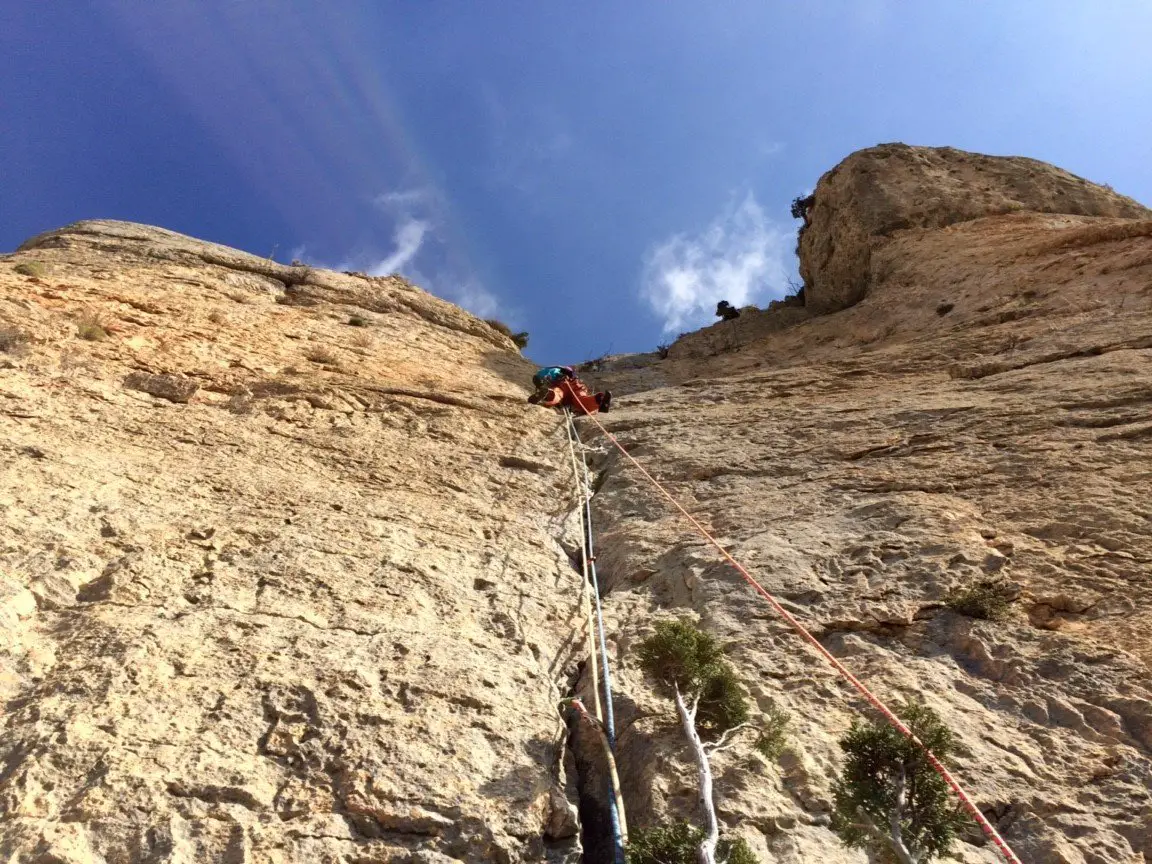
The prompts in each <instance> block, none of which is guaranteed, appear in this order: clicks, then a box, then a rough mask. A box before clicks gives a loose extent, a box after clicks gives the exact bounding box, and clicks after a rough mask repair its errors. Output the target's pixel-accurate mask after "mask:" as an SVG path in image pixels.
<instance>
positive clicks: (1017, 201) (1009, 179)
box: [800, 144, 1152, 314]
mask: <svg viewBox="0 0 1152 864" xmlns="http://www.w3.org/2000/svg"><path fill="white" fill-rule="evenodd" d="M1019 211H1030V212H1037V213H1062V214H1068V215H1075V216H1109V217H1121V218H1134V219H1139V218H1143V219H1147V218H1150V217H1152V212H1150V211H1149V210H1147V209H1146V208H1144V207H1142V206H1141V205H1140V204H1138V203H1137V202H1135V201H1133V200H1132V199H1131V198H1126V197H1124V196H1123V195H1118V194H1117V193H1115V192H1113V191H1112V190H1111V189H1110V188H1106V187H1103V186H1097V185H1096V184H1094V183H1089V182H1088V181H1087V180H1084V179H1082V178H1080V177H1077V176H1075V175H1074V174H1069V173H1068V172H1067V171H1063V170H1061V169H1059V168H1056V167H1054V166H1052V165H1048V164H1046V163H1044V162H1038V161H1036V160H1035V159H1025V158H1022V157H1019V156H1014V157H998V156H984V155H982V154H979V153H967V152H965V151H963V150H956V149H954V148H951V147H909V146H908V145H906V144H882V145H880V146H878V147H871V148H869V149H867V150H860V151H859V152H857V153H853V154H852V155H851V156H849V157H848V158H847V159H845V160H844V161H843V162H841V163H840V164H839V165H837V166H836V167H835V168H833V169H832V170H831V171H829V172H828V173H827V174H825V175H824V176H823V177H821V178H820V182H819V183H817V184H816V191H815V194H814V196H813V203H812V206H811V207H810V208H809V210H808V216H807V218H806V220H805V229H804V231H803V232H802V233H801V238H800V275H801V277H802V278H803V279H804V283H805V286H806V288H805V299H806V305H807V306H808V308H810V309H811V310H812V311H813V312H815V313H816V314H824V313H827V312H834V311H836V310H838V309H843V308H844V307H846V306H851V305H852V304H853V303H856V302H857V301H858V300H860V299H861V298H862V297H863V296H864V295H865V294H866V293H867V291H868V287H869V284H870V283H871V281H872V280H873V278H874V274H873V272H872V267H871V253H872V250H873V248H874V247H875V246H877V245H878V244H881V243H883V241H884V239H885V238H888V237H890V236H891V235H892V234H893V232H895V231H900V230H903V229H908V228H942V227H944V226H946V225H953V224H955V223H957V222H966V221H968V220H970V219H979V218H982V217H985V216H990V215H994V214H999V213H1012V212H1019Z"/></svg>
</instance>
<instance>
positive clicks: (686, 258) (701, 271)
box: [640, 192, 794, 333]
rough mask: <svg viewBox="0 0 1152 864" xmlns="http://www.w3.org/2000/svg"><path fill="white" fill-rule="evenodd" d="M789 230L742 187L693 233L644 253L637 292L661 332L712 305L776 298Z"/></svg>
mask: <svg viewBox="0 0 1152 864" xmlns="http://www.w3.org/2000/svg"><path fill="white" fill-rule="evenodd" d="M793 239H794V235H793V232H792V229H791V228H789V227H787V226H783V225H780V224H776V223H774V222H772V221H770V220H769V219H768V218H767V216H765V215H764V211H763V209H762V208H761V207H760V205H759V204H758V203H756V198H755V196H754V195H753V194H752V193H751V192H748V193H747V194H745V195H744V197H743V198H742V199H739V200H734V201H733V203H732V204H731V205H730V206H729V207H728V208H727V209H726V210H725V211H724V212H723V213H721V214H720V215H719V216H718V217H717V218H716V219H714V220H713V221H712V223H711V224H710V225H708V227H707V228H705V229H704V230H703V231H702V232H700V233H699V234H697V235H694V236H689V235H687V234H676V235H674V236H672V237H670V238H668V239H667V240H665V241H663V242H661V243H657V244H656V245H655V246H653V247H652V248H650V249H649V250H648V252H647V254H645V256H644V270H643V274H642V277H641V286H640V293H641V296H642V297H643V299H644V300H645V301H646V302H647V303H648V305H649V306H650V307H651V308H652V311H653V312H655V313H656V314H657V315H658V316H659V317H660V319H661V320H662V322H663V326H664V332H665V333H673V332H676V331H677V330H683V329H686V328H689V327H700V326H703V325H705V324H708V323H711V322H712V321H713V320H714V313H715V311H716V304H717V302H719V301H720V300H727V301H728V302H729V303H731V304H732V305H733V306H737V307H740V306H747V305H749V304H751V303H763V302H764V301H765V300H768V299H772V298H774V297H782V296H783V295H784V294H785V291H786V286H787V272H788V271H787V267H786V266H785V261H786V260H787V256H788V254H789V251H788V250H789V247H790V245H791V243H792V241H793Z"/></svg>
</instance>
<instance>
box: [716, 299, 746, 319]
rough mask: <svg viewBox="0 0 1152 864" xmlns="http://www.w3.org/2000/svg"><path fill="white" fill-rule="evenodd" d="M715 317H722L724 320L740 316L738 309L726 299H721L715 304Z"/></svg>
mask: <svg viewBox="0 0 1152 864" xmlns="http://www.w3.org/2000/svg"><path fill="white" fill-rule="evenodd" d="M716 317H717V318H723V319H724V320H725V321H731V320H732V319H733V318H739V317H740V310H739V309H737V308H736V307H735V306H733V305H732V304H731V303H729V302H728V301H727V300H721V301H720V302H719V303H717V304H716Z"/></svg>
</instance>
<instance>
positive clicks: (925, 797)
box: [831, 702, 967, 862]
mask: <svg viewBox="0 0 1152 864" xmlns="http://www.w3.org/2000/svg"><path fill="white" fill-rule="evenodd" d="M899 714H900V718H901V719H902V720H903V721H904V723H905V724H906V725H907V726H908V728H909V729H911V730H912V732H913V734H914V735H916V737H917V738H919V739H920V741H922V742H923V743H924V746H925V747H927V748H928V749H929V750H931V751H932V752H933V753H934V754H936V757H937V758H938V759H939V760H940V761H941V762H942V763H943V764H945V765H947V764H948V763H949V762H950V761H951V755H952V753H953V751H954V750H955V749H956V744H955V739H954V738H953V736H952V733H951V731H949V730H948V728H947V727H946V726H945V725H944V724H943V723H942V722H941V720H940V718H939V716H938V715H937V714H936V712H934V711H933V710H932V709H931V708H929V707H927V706H926V705H923V704H921V703H918V702H912V703H909V704H908V705H907V706H906V707H905V708H904V710H902V711H900V712H899ZM840 747H841V749H843V750H844V753H845V764H844V771H843V773H842V774H841V776H840V778H839V779H838V780H837V781H836V783H835V784H834V785H833V787H832V798H833V804H834V812H833V814H832V825H831V827H832V830H833V831H835V832H836V833H837V834H838V835H839V837H840V840H841V841H842V842H843V843H844V844H845V845H846V846H848V847H850V848H857V849H867V850H871V851H873V852H875V853H876V854H877V856H879V857H881V858H882V859H886V858H888V857H891V856H894V855H896V852H895V850H896V849H897V843H898V841H897V839H896V838H895V837H894V835H893V833H892V830H891V826H892V825H893V824H897V825H899V828H900V841H899V842H900V843H901V845H902V846H903V849H902V850H901V851H903V852H904V853H905V856H904V860H909V859H910V860H914V861H920V862H926V861H930V860H931V859H932V858H935V857H937V856H940V855H944V854H946V853H947V852H948V849H949V847H950V846H951V844H952V840H953V838H954V837H955V835H956V832H957V831H958V830H959V829H960V827H961V826H962V825H963V824H964V822H965V820H966V818H967V817H966V816H965V814H964V813H963V811H961V810H960V809H959V806H958V804H957V803H956V801H955V800H954V799H953V798H952V796H951V792H950V790H949V788H948V784H947V783H945V781H944V778H943V777H941V776H940V775H939V774H937V773H936V771H935V770H934V769H933V768H932V766H931V764H930V763H929V761H928V757H927V754H925V752H924V751H923V749H921V748H920V747H918V746H917V745H916V744H914V743H912V742H911V741H909V740H908V739H907V738H906V737H904V735H903V734H902V733H901V732H900V731H899V730H898V729H896V728H895V727H893V726H892V725H891V724H890V723H888V722H887V721H885V720H883V719H879V720H876V721H874V722H866V721H860V720H856V721H854V722H853V723H852V728H851V729H849V731H848V734H847V735H846V736H844V738H842V739H841V740H840ZM896 857H897V858H898V859H899V858H900V857H901V856H899V855H896Z"/></svg>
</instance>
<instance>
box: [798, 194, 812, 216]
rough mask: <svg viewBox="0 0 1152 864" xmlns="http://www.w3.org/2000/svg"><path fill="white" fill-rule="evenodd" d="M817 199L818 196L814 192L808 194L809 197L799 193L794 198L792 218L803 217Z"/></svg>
mask: <svg viewBox="0 0 1152 864" xmlns="http://www.w3.org/2000/svg"><path fill="white" fill-rule="evenodd" d="M815 201H816V196H815V195H814V194H813V195H808V196H807V197H805V196H804V195H797V196H796V197H795V198H793V199H792V218H793V219H803V218H804V214H805V213H807V212H808V208H809V207H811V206H812V204H813V203H814V202H815Z"/></svg>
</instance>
